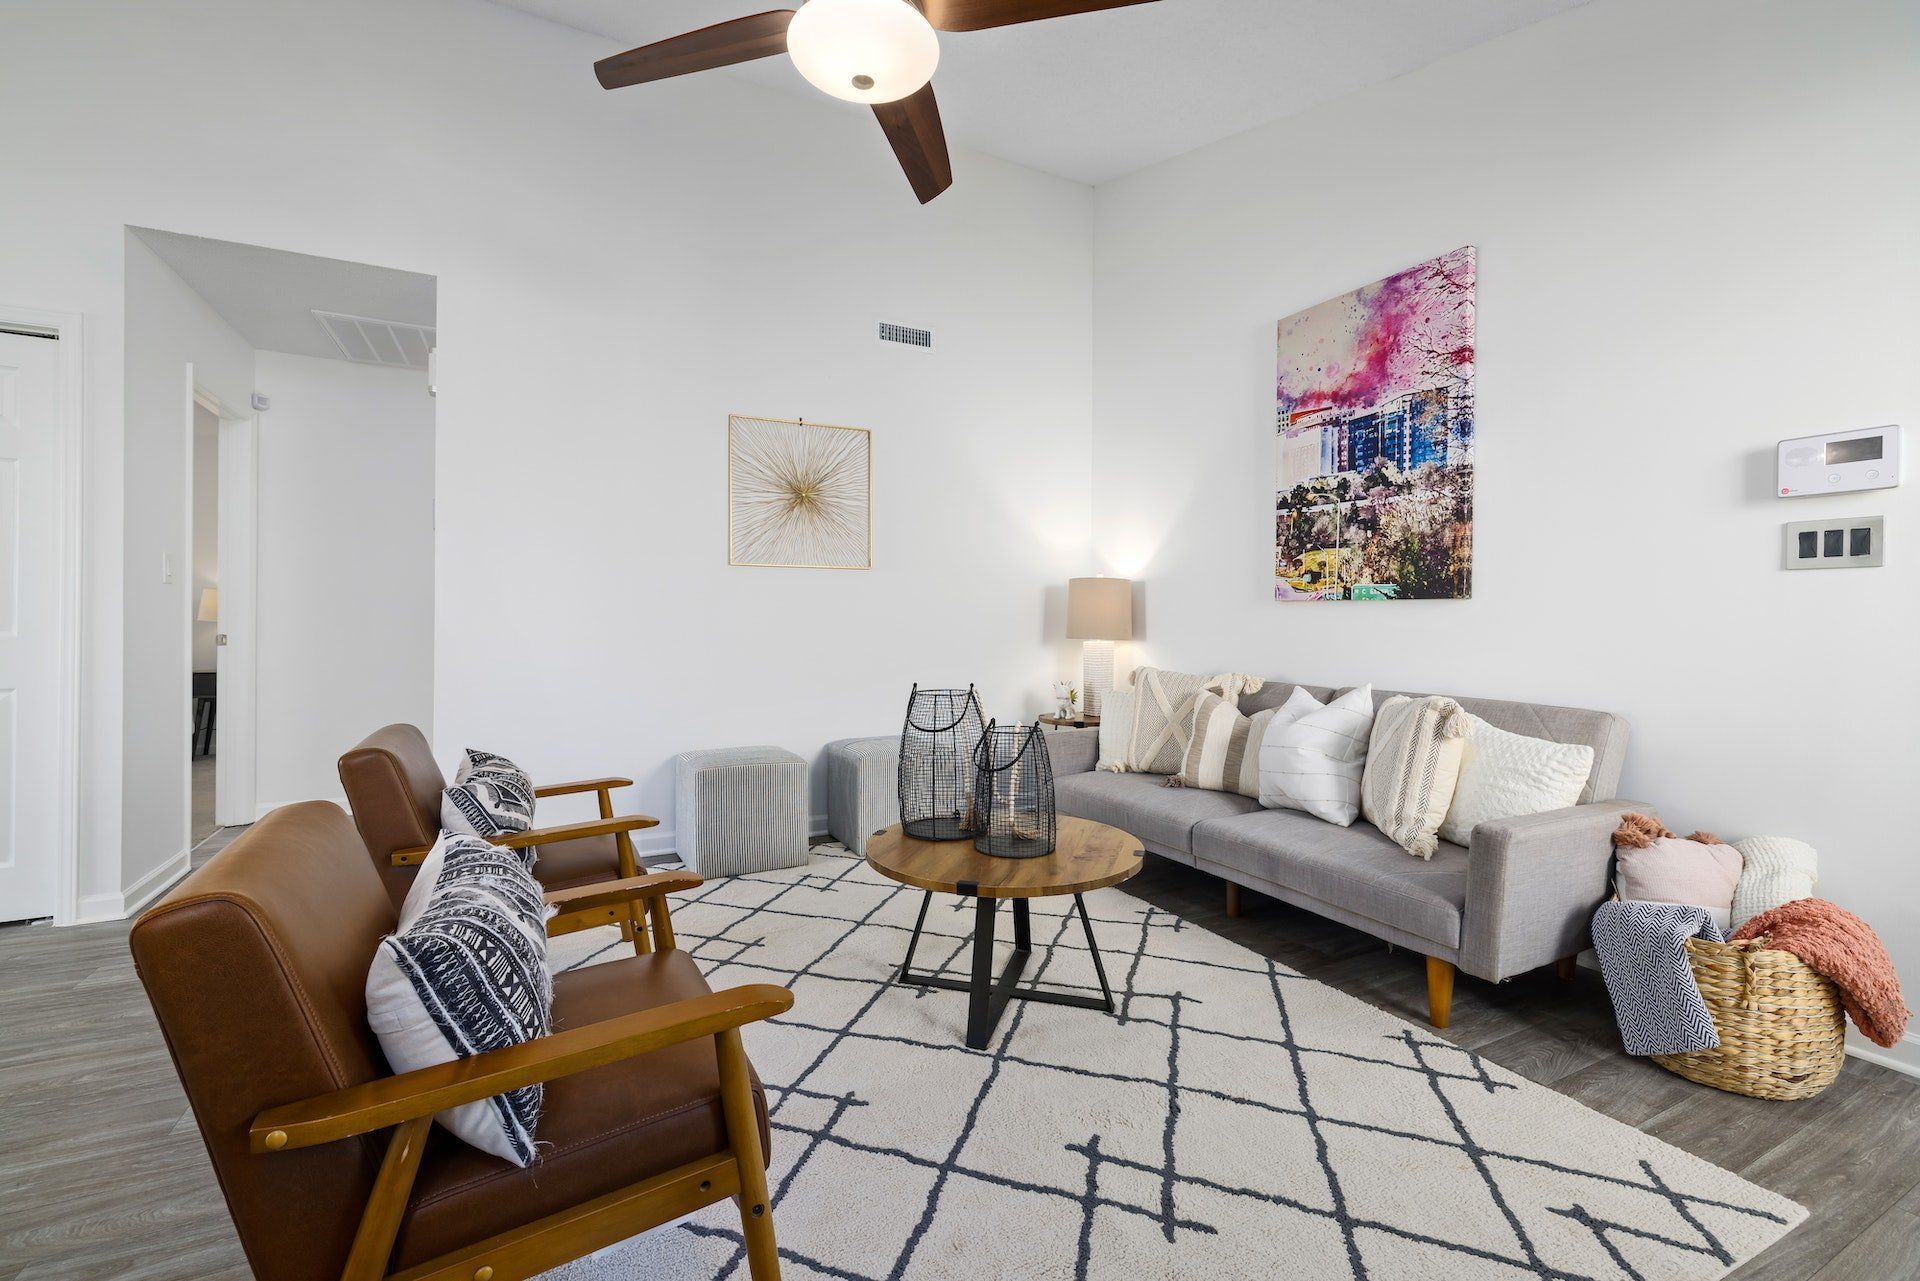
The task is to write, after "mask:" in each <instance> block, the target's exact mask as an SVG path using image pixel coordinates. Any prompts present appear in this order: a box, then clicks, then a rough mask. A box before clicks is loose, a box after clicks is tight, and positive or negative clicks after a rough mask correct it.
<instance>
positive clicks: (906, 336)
mask: <svg viewBox="0 0 1920 1281" xmlns="http://www.w3.org/2000/svg"><path fill="white" fill-rule="evenodd" d="M880 341H881V342H897V343H903V344H905V345H906V346H908V347H931V346H933V330H931V329H915V328H913V327H912V326H910V325H895V324H890V323H888V322H887V321H884V320H883V321H881V322H880Z"/></svg>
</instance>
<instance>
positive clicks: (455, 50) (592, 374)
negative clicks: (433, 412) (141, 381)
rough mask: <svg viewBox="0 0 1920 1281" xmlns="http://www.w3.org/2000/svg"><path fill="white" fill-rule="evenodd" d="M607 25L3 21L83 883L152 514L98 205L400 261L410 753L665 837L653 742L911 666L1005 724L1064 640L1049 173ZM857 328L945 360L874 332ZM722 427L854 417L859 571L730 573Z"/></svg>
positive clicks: (880, 724) (127, 17)
mask: <svg viewBox="0 0 1920 1281" xmlns="http://www.w3.org/2000/svg"><path fill="white" fill-rule="evenodd" d="M610 48H611V46H610V44H609V42H607V41H603V40H598V39H594V38H591V37H588V36H584V35H582V34H580V33H578V32H573V31H568V30H566V29H564V28H560V27H557V26H553V25H551V24H547V23H542V22H540V21H538V20H535V19H532V18H529V17H527V16H525V15H523V14H519V13H516V12H512V11H509V10H506V9H503V8H500V7H497V6H493V5H488V4H483V3H478V2H477V0H415V2H413V3H409V4H406V5H392V4H387V3H382V2H380V0H327V2H325V3H321V2H319V0H95V2H93V3H88V4H85V5H75V4H71V3H66V2H65V0H13V2H12V3H9V4H8V6H7V11H6V38H5V39H4V40H3V41H0V118H4V119H6V120H8V121H9V122H23V121H24V122H30V123H31V126H32V127H30V128H29V127H13V128H9V129H7V130H4V131H0V169H3V170H4V172H8V173H15V174H32V175H33V181H32V182H31V183H18V182H16V183H7V184H0V281H4V282H5V286H4V291H5V293H6V295H7V296H8V298H9V299H10V300H18V301H20V302H23V303H28V304H37V305H41V306H47V307H65V308H70V309H77V310H81V311H84V312H85V313H86V315H87V320H88V327H89V328H88V333H89V337H90V349H89V352H88V359H87V366H88V382H87V390H88V439H87V443H86V462H87V468H88V479H87V494H86V500H87V506H86V519H87V537H88V549H87V567H88V582H87V589H86V590H87V607H88V627H89V630H88V642H87V643H88V650H87V652H88V658H89V663H88V667H87V677H86V691H85V693H86V699H87V716H86V722H85V730H84V736H85V743H84V756H85V759H84V776H83V777H84V796H85V804H86V814H85V816H84V820H83V831H82V848H83V851H84V855H85V865H84V866H83V868H82V869H81V875H82V878H83V886H87V887H98V888H99V889H102V890H111V891H116V892H117V891H118V890H119V889H120V887H121V886H123V885H125V884H128V883H129V882H130V881H131V879H132V878H133V876H134V875H135V874H137V872H138V871H139V870H140V869H141V868H142V867H143V866H144V865H145V860H146V859H147V858H149V857H151V856H152V854H153V853H154V851H155V850H157V849H160V848H162V847H165V846H166V840H165V838H162V837H158V836H154V835H152V830H153V829H152V828H151V826H150V824H149V822H148V821H147V818H146V817H145V816H146V814H147V812H148V809H149V806H148V805H147V804H146V802H147V801H148V800H149V799H150V798H149V797H148V796H147V792H148V791H149V790H150V788H149V785H148V784H149V780H148V779H147V778H146V774H147V772H148V771H147V769H146V767H145V766H139V765H136V763H135V762H134V761H133V759H132V751H131V750H130V751H129V753H128V758H127V760H126V762H125V768H124V770H123V768H122V762H121V760H120V751H119V737H120V734H121V732H122V725H121V721H122V704H123V703H126V704H127V705H128V706H129V708H130V707H131V706H132V704H133V703H134V702H136V701H138V702H141V704H142V706H143V707H144V701H145V700H146V698H147V697H148V695H147V693H146V691H145V690H144V689H143V690H136V689H135V688H134V686H135V684H136V683H143V682H144V681H145V679H146V676H145V673H144V669H143V671H142V672H140V673H136V672H134V671H132V670H131V664H129V665H128V670H126V671H124V672H123V671H122V656H123V651H124V650H125V649H126V645H127V641H128V639H129V638H132V637H136V636H139V635H141V634H143V630H142V629H143V627H144V624H140V625H136V623H135V620H134V619H133V617H132V612H133V611H134V609H135V605H136V601H135V595H136V593H137V594H139V595H140V596H142V597H144V596H145V595H146V594H148V593H149V589H150V587H151V585H150V584H149V583H148V582H147V579H148V578H149V577H152V575H151V574H150V573H149V562H151V561H154V560H156V559H157V558H156V557H155V556H154V555H153V554H152V551H153V550H154V549H157V544H158V541H159V540H160V539H162V538H164V537H169V536H171V535H168V534H166V533H164V529H165V527H167V525H168V519H169V513H167V512H165V511H155V510H150V509H149V506H148V504H147V502H146V501H145V500H144V499H143V498H141V497H139V495H138V491H139V490H140V488H141V483H140V479H139V478H140V477H141V476H142V472H141V471H140V470H139V468H140V467H141V466H144V465H149V464H152V463H153V462H154V461H155V460H154V459H152V458H151V457H150V456H149V455H150V453H151V451H152V449H153V448H154V447H153V446H152V445H150V444H149V443H148V442H146V441H145V440H144V439H143V438H144V437H145V436H146V434H147V433H148V432H149V430H150V428H149V427H148V426H147V424H146V423H145V422H144V420H136V417H135V416H134V415H133V414H132V413H131V412H130V410H131V405H130V404H126V403H123V402H124V401H125V398H124V397H123V386H122V384H123V381H124V378H127V377H131V373H132V371H131V370H130V369H129V370H127V371H126V372H125V374H124V376H123V368H122V340H123V326H124V325H125V324H126V323H127V320H128V317H127V316H126V310H125V309H126V300H124V299H123V296H122V275H123V272H125V273H130V272H134V271H136V270H142V269H143V267H144V259H143V255H144V246H139V245H131V246H126V245H123V241H124V239H125V236H124V232H123V228H124V227H125V226H126V225H128V224H132V225H138V226H152V227H161V228H166V229H169V230H175V231H182V232H190V233H194V234H198V235H204V236H211V237H215V238H219V239H226V240H237V241H241V242H245V243H251V244H261V245H266V246H270V247H274V248H283V249H290V250H297V251H300V252H304V253H311V254H322V255H327V256H330V257H336V258H343V259H347V260H350V261H357V262H370V263H376V264H380V265H384V266H392V267H401V268H407V269H411V270H415V271H422V272H428V273H432V274H434V275H436V276H437V277H438V278H439V282H440V288H439V319H440V341H441V357H442V358H441V363H440V379H441V396H440V399H439V401H438V428H437V436H438V454H437V456H438V463H437V467H436V472H437V489H438V492H439V493H440V495H441V505H440V513H439V523H438V529H437V534H436V543H437V551H438V561H439V565H440V570H439V578H438V590H437V592H436V601H437V610H438V617H437V619H436V626H435V636H436V650H437V654H436V659H437V661H436V664H435V670H436V691H435V703H434V713H435V715H434V721H435V726H436V731H437V733H436V738H437V745H438V746H439V748H440V749H441V751H442V753H443V755H446V756H448V757H451V755H452V754H453V753H456V752H457V751H458V750H459V748H460V747H461V746H464V745H465V744H467V743H474V744H476V745H477V744H485V745H487V746H489V747H493V748H496V749H498V750H502V751H507V752H510V753H513V754H515V755H516V756H519V757H521V758H522V759H524V761H525V763H526V764H527V765H528V766H529V767H530V768H532V769H533V770H534V771H535V773H536V774H537V775H539V776H542V777H553V776H556V775H561V774H574V773H594V774H598V773H605V772H621V773H631V774H632V775H633V776H634V777H636V778H638V779H640V780H641V783H642V785H641V787H640V789H639V790H638V792H637V794H630V795H628V796H625V797H623V798H621V799H622V804H623V805H625V806H631V807H634V808H638V809H642V810H646V811H650V812H653V813H656V814H659V815H660V816H661V817H663V818H664V819H667V820H668V824H669V826H670V825H671V817H672V815H671V768H670V764H669V762H670V758H671V755H672V753H674V752H676V751H680V750H683V749H685V748H689V747H699V746H708V745H713V744H737V743H752V742H771V743H778V744H781V745H784V746H786V747H789V748H792V749H794V750H796V751H799V752H802V753H805V754H808V755H812V754H814V753H815V752H816V751H817V749H818V747H819V745H820V744H821V743H822V742H824V741H825V740H827V739H829V738H832V737H836V736H839V735H843V734H854V733H873V732H884V731H888V730H890V729H891V728H892V727H893V726H894V725H896V724H897V723H898V719H899V715H900V711H901V706H902V704H903V702H904V698H905V694H906V690H907V687H908V685H909V684H910V683H911V682H912V681H913V680H915V679H919V680H922V681H965V680H968V679H974V680H978V681H979V682H980V683H981V684H982V686H983V687H984V688H985V689H986V690H987V691H988V692H989V694H990V695H991V696H992V698H993V702H994V705H995V708H996V709H998V710H1002V711H1005V710H1008V709H1009V705H1010V704H1015V703H1018V702H1019V701H1020V700H1021V699H1022V698H1023V697H1024V698H1025V699H1027V700H1028V706H1029V707H1033V706H1037V705H1038V703H1039V700H1040V698H1041V697H1042V695H1043V694H1044V692H1045V690H1046V686H1047V682H1048V681H1049V680H1051V679H1052V678H1053V677H1054V676H1055V675H1056V672H1057V670H1058V669H1060V668H1061V667H1062V666H1064V665H1065V664H1066V663H1067V662H1069V661H1070V660H1069V659H1067V658H1065V657H1063V652H1064V651H1063V649H1061V648H1052V647H1050V646H1049V643H1048V642H1049V640H1050V632H1051V631H1052V630H1055V629H1053V628H1052V627H1050V625H1049V620H1048V618H1047V616H1046V614H1045V612H1044V610H1043V599H1044V595H1045V592H1046V589H1047V588H1048V587H1049V586H1052V585H1055V584H1059V583H1061V582H1062V581H1063V580H1064V579H1065V578H1066V577H1068V576H1069V575H1070V574H1072V573H1077V572H1081V571H1083V570H1084V569H1085V567H1086V563H1087V557H1088V549H1087V533H1088V528H1089V524H1090V508H1089V503H1088V499H1087V496H1086V494H1085V492H1084V486H1083V484H1082V483H1081V481H1082V478H1083V477H1084V476H1085V474H1086V459H1087V456H1088V450H1089V441H1090V434H1089V433H1090V430H1091V427H1090V419H1091V391H1090V381H1091V380H1090V370H1091V350H1090V330H1091V320H1090V317H1089V314H1088V298H1089V295H1090V291H1091V269H1092V255H1091V237H1090V228H1089V221H1090V214H1089V210H1090V203H1091V196H1090V193H1089V192H1088V190H1087V189H1086V188H1084V187H1081V186H1078V185H1076V184H1072V183H1068V182H1064V181H1061V180H1059V179H1055V178H1051V177H1048V176H1045V175H1041V174H1038V173H1035V172H1032V171H1030V170H1025V169H1021V168H1019V167H1017V166H1014V165H1010V164H1007V163H1004V162H1000V161H996V160H992V159H990V158H987V157H983V156H979V155H975V154H971V153H968V152H965V151H960V152H958V153H956V155H955V169H956V171H957V173H958V183H957V185H956V186H955V188H954V189H953V190H952V191H950V192H949V193H947V194H946V195H945V196H943V197H941V198H940V200H938V201H936V202H935V203H934V204H933V205H930V206H928V207H926V208H922V207H920V206H919V205H918V204H917V203H916V202H915V201H914V200H913V198H912V195H911V193H910V192H909V190H908V189H907V186H906V182H905V179H904V178H903V177H902V176H901V174H900V172H899V169H898V166H897V165H896V164H895V163H894V162H893V160H892V158H891V155H890V153H889V152H888V149H887V147H886V144H885V141H884V139H883V137H882V135H881V134H880V132H879V130H878V128H877V126H876V125H875V124H874V121H873V117H872V113H871V112H870V111H867V110H866V109H864V108H861V107H857V106H853V105H851V104H838V103H834V102H830V101H827V100H825V99H806V98H795V97H790V96H786V95H782V94H778V93H775V92H772V91H768V90H763V89H759V88H756V87H753V86H749V85H743V84H740V83H738V82H737V81H734V80H732V79H729V78H727V77H724V76H696V77H689V78H687V79H685V80H680V81H674V82H671V83H664V84H659V85H652V86H647V87H644V88H635V89H628V90H622V91H620V92H619V93H606V92H604V91H602V90H601V89H600V88H599V87H598V86H597V85H596V84H595V82H594V80H593V76H592V72H591V64H592V62H593V60H594V59H595V58H597V57H601V56H604V55H605V54H606V53H608V52H609V51H610ZM349 86H350V91H347V90H346V89H345V88H343V87H349ZM130 103H134V104H138V109H137V110H129V109H128V104H130ZM880 318H885V319H890V320H899V321H905V322H911V323H925V324H931V325H932V326H934V327H935V328H936V329H937V330H938V331H939V343H940V346H939V347H938V348H937V349H936V350H935V351H934V352H932V353H924V352H910V351H906V350H901V349H891V348H890V349H886V350H882V349H881V348H880V347H879V346H878V345H877V344H876V343H875V342H874V339H873V323H874V321H875V320H877V319H880ZM142 359H144V357H142ZM241 390H242V392H243V393H244V391H245V388H242V389H241ZM223 394H224V393H223ZM243 399H244V396H243ZM729 411H737V412H745V413H756V414H773V415H783V416H805V417H807V418H811V419H816V420H818V421H822V422H842V423H851V424H857V425H860V426H865V427H870V428H872V429H874V431H875V433H876V435H875V483H874V493H875V546H876V555H877V566H876V568H875V570H874V571H872V572H870V573H828V572H822V571H816V572H805V571H784V570H749V569H729V568H728V567H727V565H726V563H725V555H724V547H723V540H724V538H725V494H724V448H723V440H724V433H725V423H726V415H727V413H728V412H729ZM177 457H178V456H177V455H176V458H177ZM158 461H159V462H160V463H161V464H162V472H163V473H164V474H167V475H170V476H171V475H178V474H179V467H178V466H175V465H173V463H171V462H169V461H168V460H165V459H161V460H158ZM181 538H182V544H181V545H182V547H183V548H184V535H182V536H181ZM136 550H137V555H136ZM181 590H184V587H182V588H181ZM123 598H124V599H123ZM145 606H146V602H145V601H144V600H142V601H141V602H140V608H141V610H142V611H143V616H144V610H145ZM930 620H931V621H930ZM1056 621H1057V620H1056ZM182 643H183V644H184V641H183V642H182ZM185 665H186V664H185V654H184V651H182V653H181V654H180V655H179V656H178V661H177V662H175V663H174V664H173V665H172V666H171V667H169V668H166V669H164V670H168V671H184V670H185ZM126 719H127V720H128V721H129V722H131V721H132V720H134V719H135V718H134V717H133V716H131V715H129V716H127V717H126ZM178 739H179V745H180V747H179V750H180V751H182V752H184V751H185V750H186V736H185V735H184V734H180V735H178ZM158 773H159V774H160V775H162V776H164V775H165V774H166V773H167V771H166V770H164V769H162V770H160V771H158ZM123 775H124V776H123ZM162 781H164V779H163V780H162ZM123 789H124V791H125V794H126V801H127V810H128V812H127V814H126V815H125V816H124V821H123V816H122V815H121V813H120V810H121V808H122V806H121V802H122V792H123ZM262 799H275V798H272V797H268V796H265V795H264V793H263V796H262ZM136 800H138V801H139V802H140V804H139V805H138V806H136V805H135V801H136ZM175 804H178V802H177V801H176V802H175ZM152 808H154V809H155V810H156V811H157V809H158V808H159V806H157V805H156V806H154V807H152ZM136 810H137V813H136ZM566 816H567V812H566V811H565V810H564V809H562V808H560V807H556V817H566ZM123 827H124V828H125V829H126V837H127V844H128V853H127V856H126V857H125V858H124V859H123V858H122V857H121V850H120V846H121V836H122V830H121V829H122V828H123ZM136 845H137V846H139V848H140V853H139V854H137V855H136V854H135V853H134V852H133V851H134V847H135V846H136ZM163 857H164V855H163Z"/></svg>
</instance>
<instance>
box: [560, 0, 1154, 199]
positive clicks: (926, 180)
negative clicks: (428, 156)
mask: <svg viewBox="0 0 1920 1281" xmlns="http://www.w3.org/2000/svg"><path fill="white" fill-rule="evenodd" d="M1153 2H1154V0H806V3H805V4H803V5H802V6H801V8H799V9H798V10H795V9H775V10H773V11H772V12H771V13H757V14H754V15H753V16H752V17H750V18H735V19H733V20H732V21H730V22H720V23H715V24H714V25H713V26H711V27H702V28H701V29H700V30H698V31H689V32H687V33H686V34H685V35H681V36H674V37H672V38H670V39H667V40H660V41H656V42H655V43H653V44H648V45H641V46H640V47H639V48H638V49H629V50H627V52H625V53H618V54H615V55H613V56H612V57H611V58H602V59H601V60H600V61H598V62H596V63H594V64H593V72H594V74H595V75H596V76H598V77H599V79H600V84H601V87H603V88H606V89H624V88H625V87H626V86H628V85H637V84H645V83H646V82H647V81H649V80H665V79H668V78H669V77H672V76H684V75H686V74H687V73H688V72H692V71H708V70H711V69H713V68H714V67H730V66H732V65H733V64H734V63H736V62H751V61H753V60H754V59H756V58H770V57H772V56H773V55H774V54H777V53H785V54H787V55H788V56H789V57H791V58H792V59H793V65H794V66H796V67H798V68H799V69H800V74H801V75H803V76H805V77H806V78H807V79H808V80H809V81H810V82H811V83H812V84H813V86H814V87H815V88H816V89H819V90H821V91H822V92H823V93H830V94H832V95H833V96H834V97H836V98H844V99H846V100H847V101H848V102H865V103H870V104H871V105H872V107H873V114H874V115H875V116H877V117H878V118H879V120H880V128H881V129H883V130H885V131H886V135H887V141H888V142H889V143H891V144H892V145H893V154H894V155H895V157H897V158H898V159H899V161H900V167H901V168H902V169H904V170H905V171H906V174H907V181H908V183H910V184H911V185H912V187H913V194H914V195H916V196H918V197H920V203H921V204H923V205H924V204H926V203H927V202H928V201H929V200H932V199H933V198H934V197H935V196H937V195H939V194H940V193H941V192H943V191H945V190H946V189H947V188H948V187H950V186H952V185H953V164H952V162H951V161H950V160H949V159H948V158H947V135H946V131H945V130H944V129H942V128H941V125H940V108H939V107H938V106H937V105H935V103H934V100H933V84H932V80H933V69H934V67H935V66H936V65H938V64H939V61H940V39H939V37H938V36H937V35H936V34H935V32H939V31H983V30H985V29H987V28H989V27H1010V26H1013V25H1014V24H1016V23H1021V22H1038V21H1040V20H1041V19H1043V18H1064V17H1068V16H1070V15H1072V14H1076V13H1094V12H1097V11H1099V10H1102V9H1123V8H1126V7H1128V6H1129V5H1136V4H1151V3H1153Z"/></svg>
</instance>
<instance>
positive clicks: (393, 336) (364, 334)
mask: <svg viewBox="0 0 1920 1281" xmlns="http://www.w3.org/2000/svg"><path fill="white" fill-rule="evenodd" d="M313 318H314V319H315V320H318V321H319V322H320V327H321V328H322V329H325V330H326V331H327V336H328V337H329V338H331V339H333V345H334V346H336V347H338V348H339V349H340V354H341V356H343V357H344V358H346V359H347V360H351V361H354V362H355V363H357V364H362V365H388V366H391V367H392V368H395V369H425V368H426V367H427V353H428V352H430V351H432V350H433V348H434V328H433V326H432V325H410V324H408V323H407V322H405V321H403V320H375V319H374V318H372V317H371V316H346V315H342V314H341V313H339V312H337V311H321V310H319V309H318V308H315V309H314V312H313Z"/></svg>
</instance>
